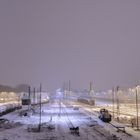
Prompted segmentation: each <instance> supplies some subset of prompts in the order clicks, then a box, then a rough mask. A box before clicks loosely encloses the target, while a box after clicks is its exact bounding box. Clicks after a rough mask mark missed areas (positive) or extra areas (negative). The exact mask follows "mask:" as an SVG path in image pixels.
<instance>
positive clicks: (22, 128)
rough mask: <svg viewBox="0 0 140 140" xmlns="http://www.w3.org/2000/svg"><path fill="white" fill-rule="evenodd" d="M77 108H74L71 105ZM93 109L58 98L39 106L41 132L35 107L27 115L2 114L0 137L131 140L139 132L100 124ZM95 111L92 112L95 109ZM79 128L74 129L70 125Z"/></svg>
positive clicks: (2, 139)
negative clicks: (118, 130)
mask: <svg viewBox="0 0 140 140" xmlns="http://www.w3.org/2000/svg"><path fill="white" fill-rule="evenodd" d="M75 107H77V108H75ZM94 112H95V111H93V110H91V109H90V107H88V106H83V104H78V103H76V102H69V103H68V102H65V101H61V100H54V101H50V102H49V103H48V104H44V105H42V116H41V131H40V132H37V131H38V128H39V125H38V124H39V108H36V111H35V113H33V114H31V113H29V116H28V115H27V116H21V115H19V114H20V110H17V111H15V112H12V113H10V114H7V115H5V116H2V117H1V118H5V119H8V120H9V121H5V122H2V121H1V122H0V140H17V139H20V140H27V139H28V140H93V139H94V140H120V139H123V140H135V139H138V138H139V136H140V135H139V132H136V131H134V130H133V129H131V128H126V131H127V132H128V133H130V134H131V133H133V135H134V136H129V135H127V134H125V133H123V132H119V133H118V132H116V128H114V127H113V126H111V125H110V124H107V123H103V122H102V121H100V120H99V119H98V117H97V116H96V115H94ZM95 113H96V112H95ZM76 127H79V133H78V131H73V130H70V128H76Z"/></svg>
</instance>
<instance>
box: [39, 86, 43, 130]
mask: <svg viewBox="0 0 140 140" xmlns="http://www.w3.org/2000/svg"><path fill="white" fill-rule="evenodd" d="M41 92H42V85H41V84H40V103H39V105H40V114H39V126H38V129H39V132H40V131H41V107H42V106H41Z"/></svg>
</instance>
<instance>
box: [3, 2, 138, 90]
mask: <svg viewBox="0 0 140 140" xmlns="http://www.w3.org/2000/svg"><path fill="white" fill-rule="evenodd" d="M139 61H140V1H139V0H114V1H113V0H106V1H105V0H100V1H99V0H69V1H68V0H1V1H0V84H6V85H11V86H15V85H17V84H20V83H28V84H30V85H31V86H39V83H40V82H41V83H42V84H43V88H44V89H47V90H49V91H52V90H55V89H57V88H59V87H62V85H63V83H64V82H67V81H68V80H71V85H72V88H73V89H86V88H89V82H90V81H93V86H94V89H95V90H106V89H110V88H112V87H113V86H117V85H120V86H121V87H125V88H127V87H129V86H134V85H136V84H139V83H140V64H139Z"/></svg>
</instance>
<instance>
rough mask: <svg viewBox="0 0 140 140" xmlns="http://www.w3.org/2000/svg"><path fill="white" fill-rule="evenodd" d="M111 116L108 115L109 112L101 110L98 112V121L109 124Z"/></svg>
mask: <svg viewBox="0 0 140 140" xmlns="http://www.w3.org/2000/svg"><path fill="white" fill-rule="evenodd" d="M111 118H112V116H111V114H110V113H109V111H108V110H107V109H104V108H103V109H101V110H100V112H99V119H101V120H102V121H103V122H107V123H109V122H111Z"/></svg>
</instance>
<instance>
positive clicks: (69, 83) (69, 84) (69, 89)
mask: <svg viewBox="0 0 140 140" xmlns="http://www.w3.org/2000/svg"><path fill="white" fill-rule="evenodd" d="M69 91H71V81H70V80H69Z"/></svg>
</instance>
